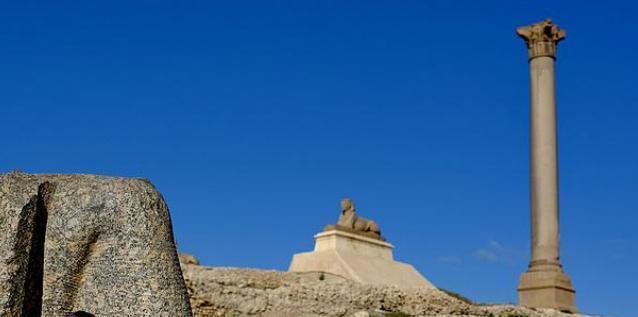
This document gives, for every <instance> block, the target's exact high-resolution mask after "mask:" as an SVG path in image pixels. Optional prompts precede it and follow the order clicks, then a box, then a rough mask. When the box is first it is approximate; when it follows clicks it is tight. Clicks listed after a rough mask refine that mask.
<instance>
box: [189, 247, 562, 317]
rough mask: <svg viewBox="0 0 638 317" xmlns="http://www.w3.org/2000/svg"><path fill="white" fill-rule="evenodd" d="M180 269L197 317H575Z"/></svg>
mask: <svg viewBox="0 0 638 317" xmlns="http://www.w3.org/2000/svg"><path fill="white" fill-rule="evenodd" d="M182 258H186V257H182ZM182 271H183V273H184V279H185V281H186V285H187V288H188V292H189V294H190V300H191V306H192V309H193V314H194V316H196V317H213V316H214V317H221V316H228V317H230V316H233V317H239V316H265V317H293V316H294V317H324V316H335V317H336V316H339V317H350V316H356V317H382V316H386V317H389V316H392V317H409V316H467V317H567V316H571V317H573V316H574V315H569V314H563V313H560V312H558V311H555V310H540V309H528V308H523V307H517V306H513V305H491V306H487V305H472V304H469V303H466V302H464V301H461V300H459V299H456V298H454V297H451V296H449V295H447V294H446V293H443V292H442V291H439V290H433V289H412V290H410V289H402V288H399V287H387V286H372V285H363V284H358V283H355V282H352V281H349V280H346V279H344V278H342V277H339V276H336V275H331V274H327V273H319V272H314V273H292V272H282V271H265V270H256V269H240V268H221V267H206V266H200V265H194V264H186V263H182Z"/></svg>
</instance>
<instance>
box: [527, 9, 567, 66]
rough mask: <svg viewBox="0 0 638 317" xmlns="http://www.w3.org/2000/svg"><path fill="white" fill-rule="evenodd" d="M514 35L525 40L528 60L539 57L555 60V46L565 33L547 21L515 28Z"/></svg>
mask: <svg viewBox="0 0 638 317" xmlns="http://www.w3.org/2000/svg"><path fill="white" fill-rule="evenodd" d="M516 34H518V36H520V37H521V38H523V39H524V40H525V43H526V44H527V49H528V51H529V59H532V58H535V57H540V56H549V57H552V58H556V44H558V42H559V41H561V40H562V39H564V38H565V35H566V32H565V30H563V29H561V28H559V27H558V25H556V24H554V23H553V22H552V20H550V19H547V20H545V21H543V22H538V23H535V24H532V25H529V26H523V27H520V28H517V29H516Z"/></svg>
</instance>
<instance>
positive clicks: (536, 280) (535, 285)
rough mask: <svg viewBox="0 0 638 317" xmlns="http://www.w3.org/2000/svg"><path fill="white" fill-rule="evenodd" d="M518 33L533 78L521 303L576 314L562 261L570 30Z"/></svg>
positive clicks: (537, 28) (536, 27) (543, 27)
mask: <svg viewBox="0 0 638 317" xmlns="http://www.w3.org/2000/svg"><path fill="white" fill-rule="evenodd" d="M516 33H517V34H518V35H519V36H520V37H521V38H523V40H525V43H526V44H527V48H528V52H529V64H530V79H531V121H530V133H531V137H530V141H531V149H530V152H531V157H530V159H531V164H530V166H531V171H530V175H531V182H530V187H531V214H532V260H531V262H530V264H529V269H528V271H527V272H525V273H523V274H522V275H521V279H520V284H519V287H518V296H519V302H520V304H521V305H524V306H530V307H545V308H555V309H559V310H562V311H569V312H576V305H575V303H574V295H575V290H574V287H573V286H572V283H571V280H570V279H569V277H568V276H567V274H565V272H563V267H562V265H561V264H560V261H559V231H558V175H557V174H558V163H557V156H556V152H557V148H556V100H555V84H554V60H555V59H556V46H557V44H558V42H559V41H561V40H562V39H564V38H565V31H564V30H562V29H560V28H559V27H558V26H557V25H555V24H554V23H552V21H551V20H549V19H548V20H545V21H543V22H539V23H536V24H533V25H530V26H526V27H521V28H518V29H517V30H516Z"/></svg>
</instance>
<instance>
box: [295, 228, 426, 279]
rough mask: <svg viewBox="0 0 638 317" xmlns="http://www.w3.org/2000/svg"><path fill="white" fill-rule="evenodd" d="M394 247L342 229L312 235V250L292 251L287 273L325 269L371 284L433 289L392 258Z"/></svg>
mask: <svg viewBox="0 0 638 317" xmlns="http://www.w3.org/2000/svg"><path fill="white" fill-rule="evenodd" d="M393 248H394V246H392V245H391V244H389V243H387V242H385V241H381V240H378V239H373V238H368V237H365V236H362V235H359V234H355V233H350V232H346V231H342V230H330V231H325V232H321V233H319V234H317V235H315V249H314V251H312V252H306V253H298V254H295V255H294V256H293V258H292V262H291V263H290V268H289V271H290V272H326V273H331V274H335V275H339V276H342V277H344V278H347V279H350V280H353V281H356V282H359V283H363V284H375V285H394V286H399V287H404V288H435V287H434V285H432V283H430V282H429V281H428V280H427V279H425V278H424V277H423V276H422V275H421V274H420V273H419V272H418V271H417V270H416V269H415V268H414V267H413V266H412V265H410V264H406V263H401V262H397V261H395V260H394V259H393V256H392V249H393Z"/></svg>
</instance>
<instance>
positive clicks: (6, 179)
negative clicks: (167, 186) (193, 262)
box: [0, 172, 192, 317]
mask: <svg viewBox="0 0 638 317" xmlns="http://www.w3.org/2000/svg"><path fill="white" fill-rule="evenodd" d="M41 276H43V278H42V277H41ZM42 281H43V285H40V284H39V283H42ZM39 289H42V294H41V295H40V294H38V290H39ZM40 301H41V302H40ZM40 303H41V304H40ZM39 310H41V312H39ZM76 311H83V312H86V313H89V314H92V315H95V316H99V317H102V316H170V317H175V316H191V315H192V314H191V309H190V305H189V299H188V294H187V291H186V287H185V284H184V280H183V277H182V272H181V269H180V266H179V261H178V257H177V252H176V249H175V242H174V238H173V233H172V229H171V220H170V216H169V213H168V208H167V206H166V203H165V202H164V199H163V198H162V196H161V195H160V193H159V192H158V191H157V190H156V189H155V187H153V185H152V184H150V183H149V182H148V181H146V180H143V179H130V178H117V177H104V176H95V175H32V174H24V173H19V172H12V173H9V174H0V316H6V317H21V316H34V317H35V316H40V313H41V316H46V317H49V316H51V317H53V316H65V314H68V313H69V312H76Z"/></svg>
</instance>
